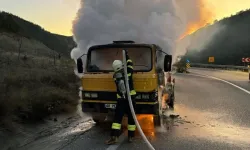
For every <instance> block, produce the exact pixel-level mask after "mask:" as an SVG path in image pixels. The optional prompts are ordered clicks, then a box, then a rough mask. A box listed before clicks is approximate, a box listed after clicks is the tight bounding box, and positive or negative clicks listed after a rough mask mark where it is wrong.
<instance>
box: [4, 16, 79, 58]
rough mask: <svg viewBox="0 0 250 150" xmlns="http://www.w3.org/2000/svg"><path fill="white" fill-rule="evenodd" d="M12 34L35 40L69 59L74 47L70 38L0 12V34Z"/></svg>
mask: <svg viewBox="0 0 250 150" xmlns="http://www.w3.org/2000/svg"><path fill="white" fill-rule="evenodd" d="M1 32H8V33H14V34H17V35H19V36H21V37H25V38H28V39H35V40H37V41H40V42H41V43H43V44H44V45H46V46H47V47H48V48H50V49H51V50H54V51H56V52H57V53H61V54H63V55H65V56H66V57H69V56H70V55H69V54H70V51H71V49H72V48H73V47H75V46H76V44H75V42H74V41H73V38H72V37H67V36H63V35H57V34H53V33H50V32H48V31H46V30H44V29H43V28H42V27H40V26H39V25H36V24H34V23H31V22H28V21H26V20H24V19H22V18H19V17H18V16H15V15H13V14H10V13H7V12H0V33H1Z"/></svg>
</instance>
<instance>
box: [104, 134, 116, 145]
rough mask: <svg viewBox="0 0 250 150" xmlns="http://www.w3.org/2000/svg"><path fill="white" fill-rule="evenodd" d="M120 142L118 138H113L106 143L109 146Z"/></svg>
mask: <svg viewBox="0 0 250 150" xmlns="http://www.w3.org/2000/svg"><path fill="white" fill-rule="evenodd" d="M117 142H118V140H117V137H116V136H112V137H111V138H110V139H109V140H107V141H106V142H105V143H106V144H107V145H111V144H115V143H117Z"/></svg>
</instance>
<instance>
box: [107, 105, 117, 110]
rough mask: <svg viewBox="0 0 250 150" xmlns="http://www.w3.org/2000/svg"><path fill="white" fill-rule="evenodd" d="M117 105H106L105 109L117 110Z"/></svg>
mask: <svg viewBox="0 0 250 150" xmlns="http://www.w3.org/2000/svg"><path fill="white" fill-rule="evenodd" d="M115 107H116V104H105V108H111V109H115Z"/></svg>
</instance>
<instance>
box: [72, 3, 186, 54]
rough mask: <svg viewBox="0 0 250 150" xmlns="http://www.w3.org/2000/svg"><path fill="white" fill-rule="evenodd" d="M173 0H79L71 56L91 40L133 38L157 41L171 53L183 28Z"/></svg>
mask: <svg viewBox="0 0 250 150" xmlns="http://www.w3.org/2000/svg"><path fill="white" fill-rule="evenodd" d="M175 5H176V4H174V3H173V1H172V0H136V1H135V0H82V1H81V7H80V9H79V11H78V13H77V17H76V19H75V21H74V24H73V34H74V40H75V41H76V43H77V45H78V47H77V48H75V49H73V50H72V52H71V57H72V59H77V58H78V57H79V56H80V55H81V54H83V53H87V50H88V48H89V47H90V46H92V45H94V44H106V43H111V42H112V41H114V40H134V41H136V42H142V43H152V44H153V43H154V44H158V45H160V46H161V47H162V48H163V50H164V51H165V52H167V53H169V54H173V51H174V48H175V41H176V39H178V37H179V35H180V34H181V32H183V30H184V28H185V27H184V26H183V24H181V20H180V18H179V17H177V13H176V8H175Z"/></svg>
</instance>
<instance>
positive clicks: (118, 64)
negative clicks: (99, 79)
mask: <svg viewBox="0 0 250 150" xmlns="http://www.w3.org/2000/svg"><path fill="white" fill-rule="evenodd" d="M112 67H113V69H114V71H115V72H117V71H119V70H121V69H122V68H123V65H122V61H120V60H115V61H114V62H113V64H112Z"/></svg>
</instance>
